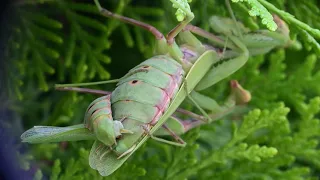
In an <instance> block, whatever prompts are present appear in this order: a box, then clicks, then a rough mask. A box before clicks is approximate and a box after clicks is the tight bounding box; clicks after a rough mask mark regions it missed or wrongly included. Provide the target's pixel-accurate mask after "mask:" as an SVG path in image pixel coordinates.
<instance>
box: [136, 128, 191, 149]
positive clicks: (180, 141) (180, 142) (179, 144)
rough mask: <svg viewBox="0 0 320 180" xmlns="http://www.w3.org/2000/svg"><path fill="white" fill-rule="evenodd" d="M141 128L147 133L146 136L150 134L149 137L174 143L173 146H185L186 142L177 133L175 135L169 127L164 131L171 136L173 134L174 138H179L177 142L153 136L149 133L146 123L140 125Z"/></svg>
mask: <svg viewBox="0 0 320 180" xmlns="http://www.w3.org/2000/svg"><path fill="white" fill-rule="evenodd" d="M142 128H143V129H144V130H145V132H146V133H147V134H148V136H150V138H151V139H154V140H156V141H159V142H162V143H166V144H170V145H174V146H179V147H185V146H186V143H185V142H184V141H183V140H182V139H181V138H180V137H179V136H178V135H176V134H175V133H174V132H173V131H172V130H170V129H169V128H168V129H166V131H167V132H169V134H170V135H171V136H173V137H174V138H175V139H176V138H177V139H179V140H178V142H173V141H169V140H166V139H162V138H158V137H156V136H154V135H153V134H151V133H150V131H149V129H148V127H147V125H144V126H142ZM173 134H174V135H173Z"/></svg>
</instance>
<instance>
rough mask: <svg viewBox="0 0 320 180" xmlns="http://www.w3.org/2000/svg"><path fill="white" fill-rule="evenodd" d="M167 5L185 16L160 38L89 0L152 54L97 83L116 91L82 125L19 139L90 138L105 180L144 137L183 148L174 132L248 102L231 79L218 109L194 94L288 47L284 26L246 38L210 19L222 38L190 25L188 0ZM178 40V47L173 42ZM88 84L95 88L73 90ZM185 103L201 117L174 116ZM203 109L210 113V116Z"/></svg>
mask: <svg viewBox="0 0 320 180" xmlns="http://www.w3.org/2000/svg"><path fill="white" fill-rule="evenodd" d="M170 1H171V2H172V3H173V4H174V6H175V7H177V8H178V10H180V11H182V12H183V13H184V14H185V17H184V19H183V20H182V21H181V22H180V23H179V24H178V25H177V26H176V27H175V28H173V29H172V30H171V31H170V32H169V33H168V34H167V36H164V35H163V34H162V33H161V32H160V31H159V30H157V29H156V28H155V27H153V26H151V25H149V24H146V23H143V22H140V21H137V20H134V19H130V18H127V17H123V16H121V15H117V14H114V13H112V12H110V11H108V10H106V9H104V8H103V7H101V5H100V3H99V1H98V0H94V2H95V4H96V6H97V7H98V10H99V11H100V12H101V14H102V15H104V16H107V17H111V18H115V19H118V20H120V21H123V22H125V23H130V24H133V25H135V26H139V27H141V28H144V29H146V30H147V31H149V32H150V33H152V34H153V35H154V37H155V39H156V48H155V55H154V56H153V57H151V58H149V59H147V60H146V61H143V62H142V63H141V64H139V65H137V66H136V67H134V68H133V69H131V70H130V71H129V72H128V73H127V74H126V75H125V76H123V77H122V78H121V79H119V80H113V81H107V82H102V83H110V82H112V83H113V82H117V87H116V89H115V90H113V91H112V92H111V93H110V94H109V93H107V92H101V91H99V92H100V94H104V96H102V97H100V98H98V99H96V100H94V101H93V102H92V103H91V104H90V105H89V106H88V109H87V111H86V113H85V118H84V119H85V121H84V124H80V125H74V126H68V127H51V126H35V127H34V128H31V129H29V130H27V131H26V132H25V133H23V134H22V135H21V138H22V141H23V142H28V143H44V142H60V141H77V140H95V142H94V144H93V146H92V149H91V151H90V155H89V164H90V166H91V167H92V168H93V169H96V170H98V171H99V173H100V174H101V175H102V176H108V175H110V174H112V173H113V172H114V171H115V170H117V169H118V168H119V167H120V166H121V165H122V164H123V163H124V162H125V161H126V160H127V159H128V158H129V157H130V156H131V155H132V154H133V153H134V152H135V151H136V150H137V149H138V148H139V147H140V146H141V145H142V144H143V143H144V142H145V141H146V140H147V139H148V138H152V139H155V140H158V141H160V142H163V143H168V144H171V145H176V146H181V147H184V146H185V145H186V143H185V142H184V141H183V140H182V138H180V137H179V135H180V134H183V133H185V132H186V131H188V130H189V129H192V128H194V127H196V126H198V125H201V124H203V123H211V122H212V121H213V120H214V119H217V115H218V114H219V115H221V114H222V115H224V114H226V113H227V112H229V111H228V110H230V109H231V108H232V107H234V106H236V105H237V104H241V103H246V102H248V101H249V100H250V93H249V92H248V91H246V90H245V89H243V88H242V87H241V86H240V85H239V84H238V83H237V81H231V89H232V91H231V94H230V96H229V98H228V99H227V101H226V103H225V106H218V105H217V103H216V101H215V100H214V99H212V98H210V97H208V96H205V95H202V94H201V93H199V91H201V90H204V89H206V88H208V87H210V86H212V85H214V84H216V83H217V82H219V81H220V80H222V79H224V78H226V77H228V76H230V75H231V74H233V73H234V72H236V71H237V70H238V69H240V68H241V67H242V66H243V65H244V64H245V63H246V62H247V60H248V58H249V56H250V55H257V54H263V53H266V52H268V51H270V50H271V49H273V48H275V47H279V46H280V47H281V46H286V45H287V44H288V42H289V41H290V38H289V36H288V31H287V29H286V26H280V27H281V29H279V30H278V31H277V32H271V31H268V30H259V31H257V32H250V31H249V30H248V29H247V28H245V27H244V26H243V25H242V24H241V23H239V22H236V21H235V20H234V19H233V20H231V19H228V18H220V17H216V16H214V17H212V18H211V19H210V25H211V27H212V29H213V30H214V31H215V32H216V33H219V34H220V36H216V35H214V34H211V33H209V32H206V31H205V30H203V29H201V28H199V27H196V26H193V25H191V24H189V23H190V22H191V21H192V19H193V18H194V14H193V13H192V12H191V10H190V7H189V5H188V4H187V2H185V3H186V4H184V5H182V4H180V3H179V2H178V1H177V0H170ZM279 22H281V21H279ZM235 30H236V31H235ZM193 34H196V35H199V36H201V37H204V38H206V39H208V40H209V41H210V42H211V43H212V44H210V45H207V44H203V43H202V42H201V41H199V40H198V39H197V38H196V37H195V36H194V35H193ZM177 36H179V43H177V42H176V41H175V38H176V37H177ZM221 49H224V50H221ZM88 84H98V83H87V84H74V85H73V86H81V85H88ZM100 84H101V82H100ZM65 86H67V85H64V86H63V85H60V86H58V87H60V88H63V87H65ZM69 86H70V85H69ZM89 91H90V92H95V93H99V92H98V91H95V90H88V92H89ZM185 99H189V100H190V101H191V102H192V103H193V104H194V105H195V107H196V108H197V109H198V110H199V111H200V112H201V113H202V115H196V114H194V113H192V112H188V111H184V110H181V109H180V111H179V109H178V108H179V106H180V104H181V103H182V102H183V101H184V100H185ZM176 111H177V112H180V113H185V114H187V115H189V116H190V117H192V118H193V120H189V121H181V120H179V119H178V118H176V117H174V116H172V114H173V113H175V112H176ZM207 111H214V112H215V113H211V114H208V113H207ZM219 117H220V116H219ZM161 135H171V136H172V137H173V138H174V139H175V140H176V142H173V141H169V140H166V139H162V138H159V137H158V136H161Z"/></svg>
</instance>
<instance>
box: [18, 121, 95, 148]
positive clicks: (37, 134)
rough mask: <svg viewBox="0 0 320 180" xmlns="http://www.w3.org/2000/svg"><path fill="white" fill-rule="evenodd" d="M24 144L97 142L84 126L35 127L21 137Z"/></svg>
mask: <svg viewBox="0 0 320 180" xmlns="http://www.w3.org/2000/svg"><path fill="white" fill-rule="evenodd" d="M21 139H22V142H28V143H32V144H35V143H49V142H61V141H80V140H95V139H96V137H95V135H94V134H93V133H92V132H91V131H90V130H89V129H87V128H86V127H84V125H83V124H78V125H73V126H67V127H54V126H34V127H33V128H31V129H29V130H27V131H26V132H24V133H23V134H22V135H21Z"/></svg>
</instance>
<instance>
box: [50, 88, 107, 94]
mask: <svg viewBox="0 0 320 180" xmlns="http://www.w3.org/2000/svg"><path fill="white" fill-rule="evenodd" d="M56 90H59V91H75V92H81V93H90V94H99V95H108V94H111V92H110V91H103V90H97V89H89V88H78V87H56Z"/></svg>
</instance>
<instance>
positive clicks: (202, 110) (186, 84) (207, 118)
mask: <svg viewBox="0 0 320 180" xmlns="http://www.w3.org/2000/svg"><path fill="white" fill-rule="evenodd" d="M184 83H185V86H184V88H185V91H186V94H187V97H188V99H189V100H190V101H191V102H192V103H193V104H194V105H195V106H196V107H197V109H198V110H199V111H200V112H201V113H202V114H203V115H204V116H205V117H206V120H205V121H206V122H207V121H211V118H210V117H209V115H208V114H207V113H206V111H205V110H204V109H202V108H201V106H200V105H199V104H198V103H197V101H195V100H194V99H193V97H192V96H191V95H190V94H189V93H188V83H187V81H186V80H184Z"/></svg>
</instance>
